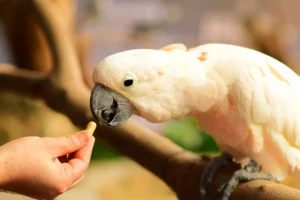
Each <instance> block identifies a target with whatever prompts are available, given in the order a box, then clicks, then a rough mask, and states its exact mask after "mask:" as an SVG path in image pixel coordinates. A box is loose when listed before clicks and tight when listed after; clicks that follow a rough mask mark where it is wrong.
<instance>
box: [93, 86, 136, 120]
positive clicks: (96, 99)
mask: <svg viewBox="0 0 300 200" xmlns="http://www.w3.org/2000/svg"><path fill="white" fill-rule="evenodd" d="M90 108H91V111H92V113H93V116H94V117H95V119H96V120H97V121H98V122H99V124H104V125H107V126H120V125H122V124H123V123H124V122H126V121H127V120H128V119H129V118H130V116H131V115H132V114H133V112H134V107H133V106H132V104H131V103H130V101H129V100H128V99H127V98H125V97H123V96H122V95H120V94H118V93H116V92H114V91H113V90H111V89H110V88H108V87H105V86H103V85H101V84H99V83H96V84H95V86H94V88H93V90H92V93H91V98H90Z"/></svg>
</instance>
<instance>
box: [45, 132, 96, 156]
mask: <svg viewBox="0 0 300 200" xmlns="http://www.w3.org/2000/svg"><path fill="white" fill-rule="evenodd" d="M91 137H92V135H91V134H90V133H89V132H88V131H86V130H83V131H80V132H78V133H75V134H73V135H69V136H64V137H58V138H52V142H50V143H51V144H52V145H51V146H52V147H51V148H54V149H53V152H54V153H55V154H56V155H55V156H57V157H58V156H63V155H66V154H70V153H73V152H75V151H78V150H79V149H81V148H83V147H84V146H85V145H86V144H87V143H88V141H89V140H90V139H91Z"/></svg>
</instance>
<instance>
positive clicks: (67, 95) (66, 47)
mask: <svg viewBox="0 0 300 200" xmlns="http://www.w3.org/2000/svg"><path fill="white" fill-rule="evenodd" d="M30 2H31V3H32V4H31V5H33V7H32V9H33V12H34V14H35V16H36V17H37V19H38V22H39V23H40V24H41V27H42V28H43V31H44V33H45V35H46V38H47V41H48V42H49V44H50V47H51V52H52V55H53V58H54V64H55V66H54V69H55V70H54V71H53V73H51V74H50V76H49V77H46V78H45V77H42V76H40V75H38V74H33V73H34V72H28V71H19V70H17V71H16V70H15V69H14V70H6V71H5V70H1V71H0V83H1V84H0V85H3V84H6V87H7V88H9V89H15V90H19V91H22V90H23V89H24V88H21V87H24V86H26V87H25V89H26V88H27V91H28V93H34V92H35V89H36V88H35V89H32V87H31V86H32V84H33V83H37V82H38V83H39V81H42V82H41V85H43V86H42V87H41V88H42V89H43V90H46V91H47V92H46V93H45V95H43V96H42V97H43V98H44V99H45V101H46V102H47V103H48V105H49V106H50V107H51V108H53V109H55V110H57V111H59V112H61V113H64V114H66V115H67V116H68V117H69V118H70V119H71V120H72V121H73V122H74V124H76V125H77V126H80V127H85V125H86V124H87V122H88V121H90V120H92V119H93V118H92V116H91V114H90V108H89V96H90V88H89V87H87V86H86V84H85V83H84V80H83V77H82V71H81V70H80V66H79V62H78V58H77V57H76V51H75V49H74V47H73V42H72V39H71V38H70V37H69V35H68V31H66V30H65V29H64V21H63V20H62V19H61V16H60V15H59V14H58V13H57V11H56V10H55V8H54V7H53V5H51V4H50V3H49V1H48V0H31V1H30ZM3 77H5V79H3ZM2 79H3V80H2ZM45 80H47V81H45ZM17 81H19V82H18V83H19V84H15V82H17ZM32 82H33V83H32ZM2 83H3V84H2ZM7 83H9V84H12V85H14V86H10V85H8V84H7ZM18 85H19V86H20V87H18ZM23 85H24V86H23ZM33 85H34V84H33ZM95 137H96V138H97V140H98V141H99V140H101V141H103V142H105V143H106V144H108V145H110V146H111V147H113V148H114V149H116V150H117V151H119V152H120V153H122V154H124V155H126V156H128V157H130V158H131V159H133V160H134V161H136V162H138V163H139V164H140V165H142V166H143V167H145V168H147V169H148V170H150V171H151V172H153V173H154V174H155V175H156V176H157V177H159V178H161V179H162V180H164V181H165V182H166V183H167V184H168V185H169V186H170V187H171V188H172V189H173V190H174V191H175V193H176V194H177V195H178V197H179V199H183V200H194V199H195V200H196V199H197V200H198V199H199V183H200V178H201V174H202V172H203V170H204V168H205V166H206V164H207V161H208V158H204V157H202V158H201V157H200V156H198V155H195V154H192V153H189V152H187V151H185V150H183V149H182V148H180V147H179V146H177V145H175V144H174V143H172V142H171V141H170V140H168V139H167V138H164V137H162V136H160V135H158V134H156V133H154V132H153V131H151V130H148V129H146V128H144V127H142V126H141V125H138V124H136V123H134V122H133V121H131V120H129V121H128V122H126V123H125V124H124V125H122V126H121V127H118V128H110V127H104V126H99V127H98V128H97V130H96V132H95ZM236 169H238V166H237V165H234V164H233V165H231V166H229V167H228V168H226V169H224V170H222V171H221V172H220V173H219V174H218V175H217V177H216V178H215V180H214V182H213V187H212V188H211V190H210V192H209V194H208V197H209V199H215V197H216V188H218V187H219V186H220V185H221V184H222V183H224V182H225V181H226V180H228V179H229V177H230V176H231V175H232V172H233V171H235V170H236ZM241 198H243V199H273V200H277V199H278V200H279V199H280V200H282V199H300V192H299V191H298V190H294V189H292V188H289V187H287V186H284V185H280V184H276V183H269V182H266V181H252V182H249V183H245V184H242V185H240V186H239V187H238V188H237V189H236V190H235V192H234V194H233V196H232V198H231V199H233V200H235V199H241Z"/></svg>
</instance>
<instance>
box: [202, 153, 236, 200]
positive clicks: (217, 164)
mask: <svg viewBox="0 0 300 200" xmlns="http://www.w3.org/2000/svg"><path fill="white" fill-rule="evenodd" d="M231 162H232V157H231V156H230V155H229V154H228V153H226V152H225V153H222V154H221V155H220V156H217V157H215V158H213V159H211V160H210V161H209V162H208V164H207V166H206V167H205V169H204V172H203V174H202V177H201V183H200V197H201V200H203V199H204V197H205V195H206V193H207V190H208V188H209V186H210V184H211V183H212V181H213V178H214V176H215V174H216V173H217V172H218V171H219V170H220V169H221V168H223V167H226V166H227V165H229V164H230V163H231Z"/></svg>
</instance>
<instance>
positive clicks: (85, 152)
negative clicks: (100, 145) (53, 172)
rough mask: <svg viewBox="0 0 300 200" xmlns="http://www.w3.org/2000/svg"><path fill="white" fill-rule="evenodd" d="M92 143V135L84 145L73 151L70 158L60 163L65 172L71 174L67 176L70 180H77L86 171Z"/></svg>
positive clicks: (93, 141)
mask: <svg viewBox="0 0 300 200" xmlns="http://www.w3.org/2000/svg"><path fill="white" fill-rule="evenodd" d="M94 143H95V138H94V137H93V136H92V138H91V139H90V141H89V142H88V144H87V145H86V146H85V147H83V148H81V149H80V150H78V151H76V152H74V154H73V158H72V159H71V160H69V161H68V162H67V163H62V165H63V168H64V171H65V174H66V175H67V176H71V177H69V178H71V179H72V182H73V181H75V180H77V179H78V178H79V177H80V176H81V175H82V174H83V173H84V172H85V171H86V169H87V167H88V165H89V163H90V159H91V155H92V151H93V146H94Z"/></svg>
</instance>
